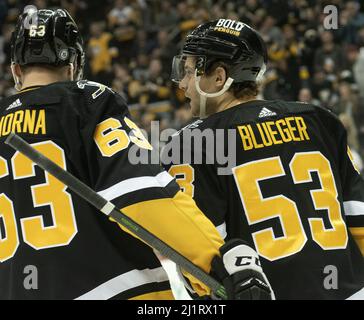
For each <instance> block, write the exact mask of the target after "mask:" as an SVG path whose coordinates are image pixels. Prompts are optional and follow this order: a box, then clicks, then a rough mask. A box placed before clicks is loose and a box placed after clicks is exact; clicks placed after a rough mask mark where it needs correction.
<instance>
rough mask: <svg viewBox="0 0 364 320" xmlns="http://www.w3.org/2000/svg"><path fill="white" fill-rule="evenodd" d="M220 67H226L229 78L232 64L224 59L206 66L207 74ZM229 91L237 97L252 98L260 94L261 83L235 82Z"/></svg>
mask: <svg viewBox="0 0 364 320" xmlns="http://www.w3.org/2000/svg"><path fill="white" fill-rule="evenodd" d="M218 67H222V68H224V69H225V71H226V75H227V78H228V77H229V74H230V69H231V67H232V66H230V65H229V64H227V63H225V62H223V61H214V62H211V63H210V64H209V65H208V66H207V68H206V75H210V74H211V73H212V72H213V71H214V70H215V69H216V68H218ZM228 91H230V92H232V93H233V95H234V97H235V98H237V99H242V98H251V97H256V96H257V95H258V94H259V92H260V85H259V84H258V83H257V82H255V81H243V82H239V83H235V82H233V83H232V85H231V87H230V88H229V90H228Z"/></svg>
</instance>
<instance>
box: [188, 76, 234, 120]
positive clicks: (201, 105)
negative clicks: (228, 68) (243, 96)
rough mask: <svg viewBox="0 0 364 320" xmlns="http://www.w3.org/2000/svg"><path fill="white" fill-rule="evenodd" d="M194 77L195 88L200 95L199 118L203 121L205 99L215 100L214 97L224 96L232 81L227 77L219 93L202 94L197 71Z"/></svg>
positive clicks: (204, 116)
mask: <svg viewBox="0 0 364 320" xmlns="http://www.w3.org/2000/svg"><path fill="white" fill-rule="evenodd" d="M195 75H196V78H195V86H196V90H197V92H198V93H199V95H200V118H201V119H204V118H206V101H207V98H216V97H219V96H221V95H222V94H224V93H225V92H226V91H228V90H229V88H230V86H231V85H232V83H233V82H234V79H233V78H230V77H229V78H228V79H227V80H226V81H225V84H224V86H223V88H222V89H221V90H220V91H218V92H214V93H207V92H204V91H203V90H202V89H201V87H200V80H201V76H197V71H196V73H195Z"/></svg>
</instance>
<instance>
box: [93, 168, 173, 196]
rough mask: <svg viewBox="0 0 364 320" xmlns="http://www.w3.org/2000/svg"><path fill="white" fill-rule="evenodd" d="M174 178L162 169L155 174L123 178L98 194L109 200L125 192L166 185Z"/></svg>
mask: <svg viewBox="0 0 364 320" xmlns="http://www.w3.org/2000/svg"><path fill="white" fill-rule="evenodd" d="M173 179H174V178H173V177H172V176H171V175H170V174H169V173H168V172H166V171H163V172H161V173H159V174H157V175H156V176H154V177H153V176H143V177H138V178H131V179H126V180H123V181H121V182H119V183H117V184H114V185H113V186H111V187H109V188H107V189H105V190H102V191H99V192H98V194H99V195H100V196H102V197H104V198H105V199H106V200H108V201H111V200H113V199H116V198H118V197H120V196H123V195H125V194H127V193H130V192H134V191H138V190H142V189H148V188H155V187H160V188H164V187H166V186H167V185H168V184H169V183H170V182H171V181H172V180H173Z"/></svg>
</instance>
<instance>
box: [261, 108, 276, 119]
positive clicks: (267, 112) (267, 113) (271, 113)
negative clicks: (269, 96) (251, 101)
mask: <svg viewBox="0 0 364 320" xmlns="http://www.w3.org/2000/svg"><path fill="white" fill-rule="evenodd" d="M276 115H277V114H276V113H275V112H274V111H271V110H269V109H268V108H263V109H262V110H261V111H260V113H259V116H258V117H259V118H265V117H270V116H276Z"/></svg>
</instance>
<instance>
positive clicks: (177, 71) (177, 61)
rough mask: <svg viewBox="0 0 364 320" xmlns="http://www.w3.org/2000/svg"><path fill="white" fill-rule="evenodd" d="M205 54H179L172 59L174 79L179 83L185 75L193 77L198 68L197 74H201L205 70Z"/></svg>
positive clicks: (172, 75) (172, 77)
mask: <svg viewBox="0 0 364 320" xmlns="http://www.w3.org/2000/svg"><path fill="white" fill-rule="evenodd" d="M205 61H206V57H205V56H195V55H185V54H182V55H178V56H175V57H174V58H173V61H172V72H171V79H172V81H174V82H176V83H179V82H181V81H182V80H183V79H184V78H185V77H192V76H193V75H195V73H196V70H197V75H198V76H200V75H202V74H203V73H204V71H205Z"/></svg>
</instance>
